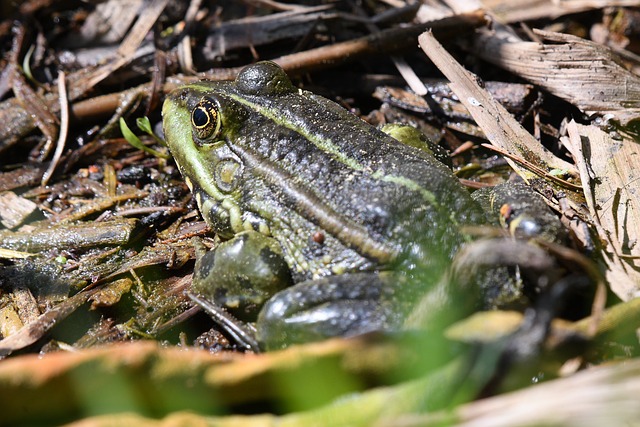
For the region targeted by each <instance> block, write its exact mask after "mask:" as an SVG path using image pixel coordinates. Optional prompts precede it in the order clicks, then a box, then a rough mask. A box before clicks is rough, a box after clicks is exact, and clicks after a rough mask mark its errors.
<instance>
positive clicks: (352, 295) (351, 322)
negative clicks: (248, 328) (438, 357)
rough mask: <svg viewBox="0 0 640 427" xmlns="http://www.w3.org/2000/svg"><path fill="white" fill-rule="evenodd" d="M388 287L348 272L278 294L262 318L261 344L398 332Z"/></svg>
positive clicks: (371, 276)
mask: <svg viewBox="0 0 640 427" xmlns="http://www.w3.org/2000/svg"><path fill="white" fill-rule="evenodd" d="M392 300H393V293H392V290H391V289H390V287H389V284H388V283H385V281H384V280H383V279H382V278H381V277H380V276H378V275H375V274H371V273H358V274H346V275H340V276H331V277H326V278H323V279H320V280H315V281H307V282H302V283H299V284H298V285H296V286H293V287H291V288H288V289H285V290H284V291H281V292H279V293H278V294H276V295H275V296H274V297H273V298H271V300H269V302H268V303H267V304H266V305H265V306H264V307H263V308H262V310H261V312H260V315H259V317H258V324H257V329H258V340H259V341H260V343H261V344H262V345H263V346H264V347H265V348H266V349H267V350H272V349H277V348H283V347H286V346H287V345H290V344H295V343H302V342H310V341H318V340H322V339H326V338H330V337H338V336H342V337H347V336H354V335H360V334H363V333H367V332H372V331H388V330H397V329H398V328H399V326H400V325H401V323H402V315H401V314H400V313H398V312H397V311H396V310H394V304H393V303H392Z"/></svg>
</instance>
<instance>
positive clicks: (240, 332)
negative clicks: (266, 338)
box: [187, 292, 260, 353]
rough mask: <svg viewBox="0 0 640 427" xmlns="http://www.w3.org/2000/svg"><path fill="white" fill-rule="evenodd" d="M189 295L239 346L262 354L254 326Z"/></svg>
mask: <svg viewBox="0 0 640 427" xmlns="http://www.w3.org/2000/svg"><path fill="white" fill-rule="evenodd" d="M187 295H188V296H189V298H191V300H192V301H193V302H195V303H196V304H198V305H199V306H200V307H202V309H203V310H204V311H206V312H207V314H208V315H209V316H211V318H212V319H213V321H214V322H215V323H217V324H218V326H220V327H221V328H222V329H223V330H224V331H225V332H226V333H227V334H229V335H230V336H231V337H232V338H233V339H234V340H235V341H236V342H237V343H238V345H240V346H242V347H244V348H245V349H246V350H250V351H254V352H256V353H258V352H260V346H259V345H258V341H257V340H256V330H255V329H254V328H253V326H251V325H249V324H247V323H244V322H241V321H239V320H238V319H236V318H234V317H233V316H232V315H230V314H229V313H228V312H227V311H226V310H225V309H224V308H222V307H220V306H218V305H216V304H214V303H212V302H210V301H208V300H206V299H204V298H200V297H199V296H198V295H195V294H192V293H191V292H187Z"/></svg>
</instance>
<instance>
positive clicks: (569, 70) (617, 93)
mask: <svg viewBox="0 0 640 427" xmlns="http://www.w3.org/2000/svg"><path fill="white" fill-rule="evenodd" d="M534 32H535V34H536V35H538V36H540V37H542V38H543V39H544V40H547V41H551V42H554V43H546V44H541V43H536V42H525V41H522V40H520V39H518V38H517V37H516V36H515V35H513V33H511V32H510V31H509V30H507V29H506V28H505V27H500V26H497V30H496V31H489V30H481V31H478V36H477V37H476V38H474V45H473V51H474V53H475V54H477V55H479V56H480V57H481V58H483V59H484V60H486V61H489V62H491V63H493V64H496V65H497V66H499V67H502V68H503V69H505V70H508V71H509V72H511V73H514V74H516V75H518V76H520V77H522V78H523V79H525V80H528V81H530V82H531V83H534V84H536V85H539V86H541V87H543V88H544V89H546V90H547V91H549V92H551V93H553V94H554V95H556V96H558V97H560V98H562V99H564V100H566V101H567V102H570V103H571V104H574V105H576V106H577V107H578V108H580V109H581V110H582V111H584V112H586V113H601V114H605V113H611V114H614V115H615V116H616V117H617V119H618V120H620V122H621V123H623V124H624V123H627V122H628V121H630V120H632V119H637V118H640V77H637V76H635V75H634V74H632V73H630V72H629V71H627V70H626V69H625V68H624V67H623V66H622V65H620V64H619V63H618V58H617V56H616V55H615V54H614V53H613V52H611V50H610V49H608V48H606V47H604V46H602V45H599V44H597V43H593V42H591V41H588V40H584V39H581V38H579V37H575V36H571V35H568V34H560V33H552V32H548V31H540V30H534Z"/></svg>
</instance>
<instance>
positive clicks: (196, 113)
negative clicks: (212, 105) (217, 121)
mask: <svg viewBox="0 0 640 427" xmlns="http://www.w3.org/2000/svg"><path fill="white" fill-rule="evenodd" d="M192 120H193V124H194V125H195V126H197V127H202V126H205V125H206V124H207V123H209V114H207V112H206V111H205V110H204V108H202V107H197V108H196V109H195V110H193V118H192Z"/></svg>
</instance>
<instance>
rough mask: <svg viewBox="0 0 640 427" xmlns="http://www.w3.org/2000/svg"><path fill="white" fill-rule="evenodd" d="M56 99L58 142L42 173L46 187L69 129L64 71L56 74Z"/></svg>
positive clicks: (60, 155) (43, 184) (42, 182)
mask: <svg viewBox="0 0 640 427" xmlns="http://www.w3.org/2000/svg"><path fill="white" fill-rule="evenodd" d="M58 99H59V100H60V132H59V133H58V143H57V144H56V151H55V152H54V153H53V158H52V159H51V163H49V167H48V168H47V170H46V171H45V172H44V174H43V175H42V181H41V184H42V186H43V187H46V185H47V183H48V182H49V178H51V175H53V171H54V170H55V169H56V166H57V165H58V162H59V161H60V157H62V151H63V150H64V144H65V143H66V141H67V132H68V130H69V101H68V99H67V85H66V82H65V74H64V71H60V74H59V75H58Z"/></svg>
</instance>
